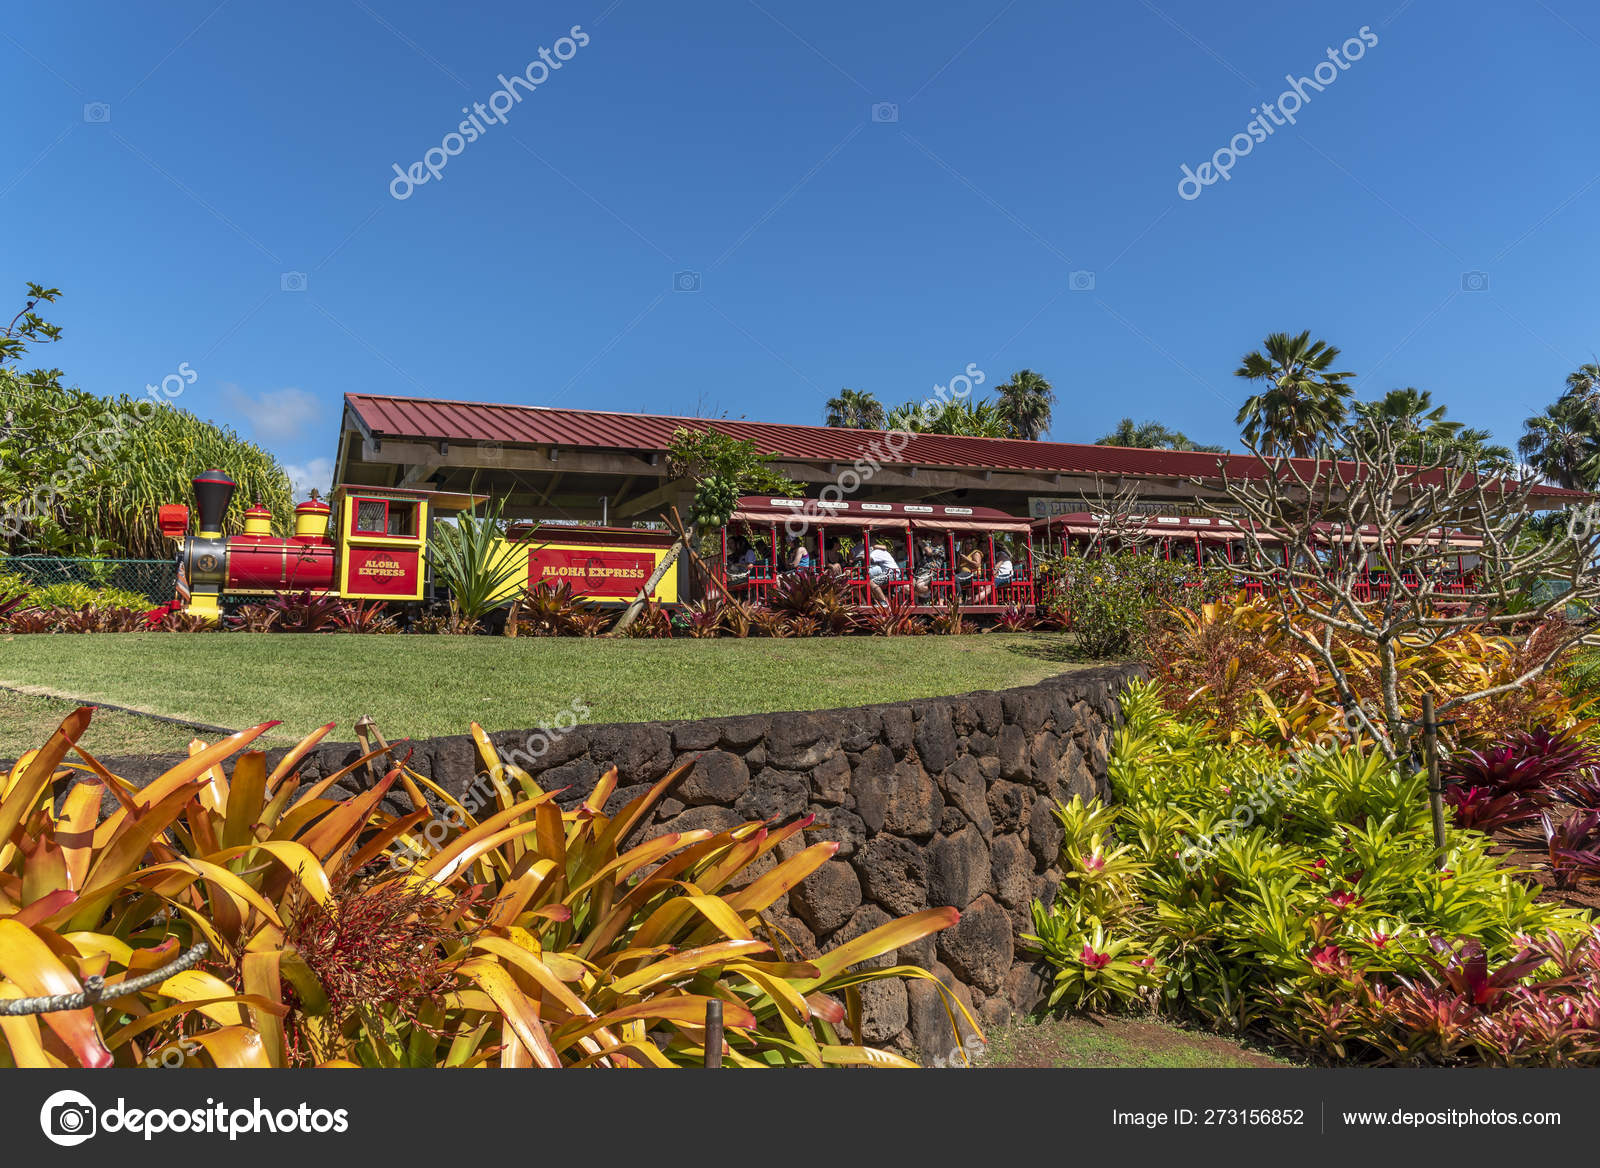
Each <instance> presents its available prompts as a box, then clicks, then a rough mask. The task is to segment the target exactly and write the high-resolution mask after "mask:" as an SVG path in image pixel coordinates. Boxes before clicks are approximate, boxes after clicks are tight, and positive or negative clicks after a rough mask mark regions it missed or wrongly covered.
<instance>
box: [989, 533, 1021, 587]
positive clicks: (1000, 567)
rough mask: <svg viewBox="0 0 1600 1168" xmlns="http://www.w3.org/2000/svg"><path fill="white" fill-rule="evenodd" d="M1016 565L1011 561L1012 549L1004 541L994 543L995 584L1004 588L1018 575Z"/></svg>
mask: <svg viewBox="0 0 1600 1168" xmlns="http://www.w3.org/2000/svg"><path fill="white" fill-rule="evenodd" d="M1016 574H1017V569H1016V566H1015V565H1014V564H1013V563H1012V562H1011V549H1010V548H1009V547H1007V546H1006V545H1005V544H1004V543H997V544H995V545H994V584H995V587H996V588H1004V587H1005V586H1006V585H1008V584H1010V583H1011V582H1012V579H1013V578H1014V577H1015V576H1016Z"/></svg>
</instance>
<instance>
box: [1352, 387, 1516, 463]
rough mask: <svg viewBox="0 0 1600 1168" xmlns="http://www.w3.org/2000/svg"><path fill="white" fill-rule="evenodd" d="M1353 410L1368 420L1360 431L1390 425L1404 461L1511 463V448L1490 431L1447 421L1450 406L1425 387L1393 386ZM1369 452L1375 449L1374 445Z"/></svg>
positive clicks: (1387, 427) (1357, 415)
mask: <svg viewBox="0 0 1600 1168" xmlns="http://www.w3.org/2000/svg"><path fill="white" fill-rule="evenodd" d="M1351 412H1352V413H1353V414H1354V415H1355V416H1356V417H1357V418H1360V419H1362V420H1364V421H1366V422H1369V423H1370V424H1371V425H1370V426H1369V427H1368V428H1367V429H1366V430H1364V431H1360V432H1362V433H1372V432H1374V431H1376V430H1377V429H1378V428H1379V427H1382V428H1386V429H1388V430H1389V431H1390V432H1391V434H1392V435H1393V436H1394V439H1395V443H1394V446H1395V450H1396V452H1397V453H1398V455H1399V457H1400V459H1401V461H1403V462H1408V463H1423V464H1428V465H1433V464H1435V463H1439V462H1459V463H1462V464H1464V465H1466V466H1471V467H1480V468H1484V469H1492V468H1497V467H1498V468H1508V467H1510V466H1511V462H1512V459H1511V451H1510V450H1509V449H1507V448H1506V447H1504V446H1498V445H1495V444H1494V443H1492V442H1491V441H1490V439H1491V438H1492V435H1491V434H1490V433H1489V431H1487V430H1478V429H1473V428H1471V427H1468V426H1465V425H1463V424H1462V423H1460V422H1451V421H1446V419H1445V415H1446V414H1447V413H1448V412H1449V411H1448V410H1447V408H1446V407H1445V406H1443V405H1437V406H1436V405H1434V404H1433V395H1432V394H1431V393H1429V392H1428V391H1427V390H1425V389H1414V388H1412V387H1410V386H1408V387H1406V388H1405V389H1391V390H1390V391H1389V392H1388V393H1386V394H1384V396H1383V397H1381V398H1378V399H1377V400H1376V401H1370V402H1356V403H1355V404H1354V405H1353V406H1352V407H1351ZM1369 452H1370V453H1372V454H1374V455H1376V454H1378V453H1379V451H1377V450H1375V449H1372V450H1370V451H1369Z"/></svg>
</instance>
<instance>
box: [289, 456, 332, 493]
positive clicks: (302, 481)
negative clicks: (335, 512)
mask: <svg viewBox="0 0 1600 1168" xmlns="http://www.w3.org/2000/svg"><path fill="white" fill-rule="evenodd" d="M283 469H284V470H285V471H286V472H287V473H288V475H289V485H290V486H292V487H293V488H294V498H295V502H297V503H298V502H299V501H300V500H301V499H304V498H305V497H306V496H307V495H309V494H310V493H311V488H313V487H315V488H316V489H317V492H318V493H319V494H320V495H322V496H323V497H326V496H327V494H328V492H329V491H331V490H333V460H332V459H331V458H313V459H312V460H311V461H310V462H308V463H306V464H305V465H304V466H297V465H295V464H293V463H291V464H289V465H288V466H285V467H284V468H283Z"/></svg>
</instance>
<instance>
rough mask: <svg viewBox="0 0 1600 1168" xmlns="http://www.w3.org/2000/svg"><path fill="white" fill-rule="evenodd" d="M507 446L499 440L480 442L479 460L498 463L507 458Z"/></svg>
mask: <svg viewBox="0 0 1600 1168" xmlns="http://www.w3.org/2000/svg"><path fill="white" fill-rule="evenodd" d="M505 456H506V448H505V447H504V446H502V445H501V444H500V443H498V442H480V443H478V461H479V462H483V463H492V464H495V465H498V464H499V463H500V462H502V461H503V460H504V459H505Z"/></svg>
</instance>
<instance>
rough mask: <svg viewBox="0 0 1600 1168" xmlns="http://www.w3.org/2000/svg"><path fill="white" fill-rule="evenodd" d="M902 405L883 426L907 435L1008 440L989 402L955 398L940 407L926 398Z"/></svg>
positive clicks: (1006, 430) (997, 412)
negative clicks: (925, 405) (925, 408)
mask: <svg viewBox="0 0 1600 1168" xmlns="http://www.w3.org/2000/svg"><path fill="white" fill-rule="evenodd" d="M927 405H928V408H927V410H926V412H924V409H923V403H919V402H905V403H904V404H902V405H898V406H895V407H894V409H892V410H890V411H889V416H888V418H887V419H886V423H885V424H886V426H887V427H888V428H889V429H891V430H904V431H906V432H907V433H909V434H956V435H960V436H961V437H964V438H1010V437H1012V433H1011V426H1010V424H1009V423H1008V422H1007V421H1006V420H1005V419H1004V418H1003V417H1001V416H1000V410H999V407H997V406H996V405H995V404H994V403H993V402H991V401H985V400H982V399H980V400H977V401H973V400H970V399H962V398H956V399H954V400H952V401H947V402H944V403H942V404H939V403H935V402H933V401H932V399H929V402H928V403H927Z"/></svg>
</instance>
